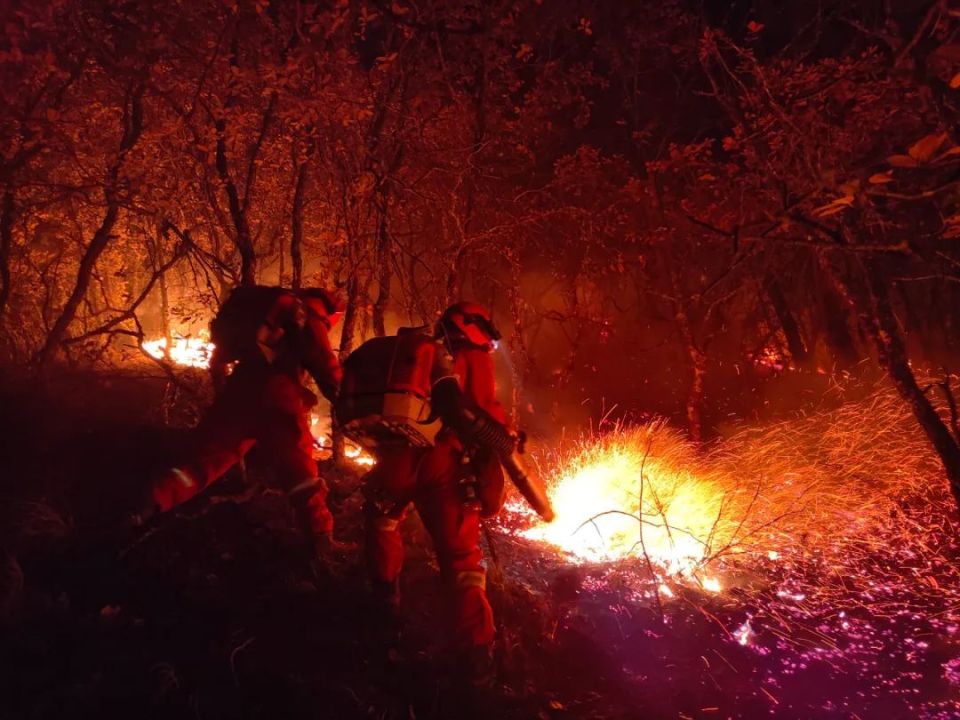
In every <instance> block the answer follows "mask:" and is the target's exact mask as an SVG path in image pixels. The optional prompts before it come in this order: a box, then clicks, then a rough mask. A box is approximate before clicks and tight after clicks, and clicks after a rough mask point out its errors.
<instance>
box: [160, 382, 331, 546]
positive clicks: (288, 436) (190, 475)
mask: <svg viewBox="0 0 960 720" xmlns="http://www.w3.org/2000/svg"><path fill="white" fill-rule="evenodd" d="M315 401H316V398H315V397H313V394H312V393H310V392H309V391H307V390H306V389H305V388H303V386H302V385H300V383H299V382H298V381H297V380H296V379H295V378H293V377H291V376H290V375H287V374H283V373H275V372H274V373H271V372H270V371H269V369H264V370H261V371H259V372H241V373H236V374H235V375H232V376H230V378H228V380H227V383H226V386H225V388H224V390H223V392H222V394H221V395H220V396H219V397H218V398H217V399H216V400H215V401H214V403H213V405H212V406H211V407H210V409H209V410H208V411H207V413H206V414H205V415H204V417H203V419H202V420H201V421H200V424H199V425H198V426H197V428H196V429H195V430H194V432H193V433H192V435H191V439H190V441H189V449H188V451H187V452H186V453H185V457H184V461H183V462H182V464H180V465H179V466H178V467H176V468H174V469H173V470H171V471H170V472H169V473H167V474H166V475H164V476H163V477H162V478H161V479H160V480H159V481H158V482H157V483H156V484H155V485H154V488H153V497H154V502H155V504H156V506H157V507H158V509H159V510H161V511H165V510H169V509H170V508H172V507H174V506H176V505H179V504H180V503H183V502H185V501H187V500H189V499H190V498H191V497H193V496H194V495H196V494H197V493H198V492H200V491H201V490H203V489H204V488H205V487H207V486H208V485H209V484H210V483H212V482H214V481H216V480H217V479H219V478H220V477H221V476H222V475H223V474H224V473H226V472H227V471H228V470H229V469H230V468H231V467H233V466H234V465H235V464H236V463H237V462H239V461H240V459H241V458H243V456H244V455H245V454H246V453H247V452H248V451H249V450H250V448H252V447H253V446H254V445H257V446H258V447H259V448H260V449H261V450H262V452H263V453H264V456H265V457H266V458H267V459H268V462H269V463H270V465H271V466H272V467H273V469H274V471H275V475H276V482H277V484H278V485H279V486H280V488H281V489H283V490H285V491H286V492H287V493H288V494H289V498H290V502H291V503H292V505H293V507H294V509H295V510H296V511H297V513H298V516H299V519H300V520H301V522H302V523H303V524H304V525H305V529H307V530H308V531H310V532H312V533H313V534H316V535H319V534H323V533H330V532H332V530H333V516H332V515H331V514H330V511H329V510H328V508H327V503H326V497H327V488H326V484H325V483H324V482H323V480H322V479H320V478H319V476H318V473H317V463H316V461H315V460H314V459H313V435H312V434H311V433H310V422H309V410H310V407H311V405H312V404H313V403H314V402H315Z"/></svg>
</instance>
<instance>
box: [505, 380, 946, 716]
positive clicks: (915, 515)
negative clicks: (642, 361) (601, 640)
mask: <svg viewBox="0 0 960 720" xmlns="http://www.w3.org/2000/svg"><path fill="white" fill-rule="evenodd" d="M541 461H542V462H541V464H542V469H543V471H544V475H545V477H547V478H548V481H549V485H550V487H551V490H552V498H553V500H554V502H555V505H556V509H557V514H558V517H557V520H556V522H555V524H554V525H552V526H546V525H542V524H532V523H535V520H534V519H533V518H532V517H531V516H529V515H527V514H524V513H523V512H522V511H520V510H517V509H516V508H515V506H513V505H511V508H513V509H514V511H515V512H514V513H513V514H512V517H509V518H508V519H507V520H506V523H507V525H508V526H510V527H511V528H512V530H511V531H512V532H515V533H516V534H518V535H521V536H524V537H526V538H529V539H532V540H535V541H536V542H537V544H538V545H539V547H540V548H545V547H553V548H554V549H555V550H556V551H557V553H556V559H557V563H558V565H560V566H562V565H565V564H568V563H572V564H575V565H581V566H585V567H583V568H582V569H581V570H580V571H578V572H579V573H580V575H581V576H582V577H583V578H584V579H583V588H584V589H585V590H589V591H590V593H591V594H594V595H598V594H599V595H600V596H603V597H608V598H610V602H611V605H610V611H611V613H613V614H614V615H615V616H616V617H617V618H618V622H619V618H620V617H621V616H622V608H623V607H625V606H626V605H633V606H636V605H646V606H650V605H651V604H652V605H656V606H657V608H658V609H659V615H660V619H661V623H662V627H664V628H673V629H672V630H669V629H666V630H664V633H666V634H668V636H669V633H671V632H673V633H676V632H679V631H680V628H683V627H688V626H689V622H690V620H689V618H690V617H691V610H692V611H693V613H692V615H693V616H694V617H697V616H699V617H702V618H705V619H706V620H707V621H708V622H709V623H710V624H711V626H713V627H715V628H717V630H718V633H719V635H718V637H717V640H718V641H719V642H720V643H721V645H715V646H713V650H711V652H712V653H715V654H716V657H717V658H720V659H722V661H723V662H724V664H725V665H727V666H729V667H730V668H732V669H733V670H734V672H735V673H743V672H744V670H745V668H752V670H751V671H750V672H749V677H750V680H749V683H750V686H751V687H750V690H749V691H746V692H748V693H752V694H753V696H754V697H755V698H757V699H758V701H759V702H760V704H761V705H763V704H768V707H769V708H770V712H771V713H772V714H774V715H776V716H782V717H801V716H802V717H813V716H816V717H820V716H821V714H822V716H823V717H848V716H849V717H904V718H905V717H911V718H914V717H915V718H930V719H936V720H941V719H944V720H945V719H946V718H956V717H960V700H958V699H957V698H958V695H957V693H958V692H960V689H958V688H960V674H958V672H957V668H958V667H960V563H958V560H960V541H958V532H957V531H958V528H957V525H956V508H955V506H954V503H953V500H952V498H951V496H950V494H949V492H948V489H947V483H946V479H945V478H944V477H943V470H942V468H941V467H940V464H939V461H938V458H937V456H936V455H935V453H934V452H933V450H932V449H931V447H930V446H929V444H928V442H927V440H926V438H925V437H924V436H923V434H922V433H921V431H920V429H919V428H918V426H917V424H916V422H915V420H914V419H913V417H912V415H911V414H910V411H909V409H908V408H907V407H905V405H904V404H903V402H902V401H901V400H900V398H899V397H897V395H896V393H895V392H894V391H893V389H892V388H890V387H889V386H888V385H887V384H885V383H879V384H876V385H872V386H869V385H864V384H863V383H848V384H847V385H845V386H843V387H837V388H834V390H833V391H832V393H831V396H829V397H828V398H826V399H825V406H824V407H823V408H822V409H820V410H817V411H813V412H810V413H808V414H806V415H804V416H802V417H797V418H794V419H791V420H789V421H784V422H779V423H775V424H769V425H766V426H763V427H757V428H743V429H740V430H737V431H736V432H734V433H733V434H731V435H730V436H729V437H727V438H726V439H724V440H722V441H718V442H716V443H714V444H712V445H710V446H707V447H705V448H696V447H693V446H692V445H691V444H689V443H688V442H687V441H686V440H685V439H684V438H683V436H682V435H681V434H679V433H677V432H676V431H673V430H671V429H670V428H669V427H667V426H666V425H665V424H664V423H663V422H662V421H654V422H650V423H645V424H637V425H626V424H620V425H615V426H613V427H611V428H610V429H609V430H608V431H606V432H603V433H599V434H596V435H591V436H588V437H584V438H581V439H580V440H578V441H576V442H574V443H571V444H568V445H566V446H562V447H561V448H560V449H559V450H558V451H557V452H555V453H554V454H552V455H550V456H547V457H544V458H542V459H541ZM641 521H642V522H641ZM641 531H642V536H641ZM704 591H707V592H704ZM618 627H619V625H618ZM623 633H624V636H625V637H629V636H630V634H629V630H623ZM701 642H703V643H704V644H705V645H710V644H711V643H712V642H714V641H713V640H709V639H707V638H706V637H704V638H703V639H702V641H701ZM723 647H727V648H731V649H726V650H724V649H723ZM732 648H737V649H732ZM611 652H616V653H618V657H620V656H622V657H621V658H620V662H622V663H624V664H625V665H626V664H628V661H627V660H625V659H624V658H627V657H632V652H633V651H632V649H631V648H630V647H629V645H628V644H624V645H623V646H622V647H619V646H618V648H617V649H616V650H611ZM668 661H670V662H674V659H673V658H672V656H670V655H669V653H668ZM705 662H706V660H705ZM738 668H739V669H738ZM738 677H743V676H742V674H741V675H738ZM851 678H856V679H857V680H856V681H852V680H851ZM811 683H814V684H815V685H816V688H817V689H816V691H815V692H814V693H811V687H812V686H811ZM811 702H813V703H816V705H815V706H811V705H809V703H811ZM811 708H814V709H815V710H816V713H814V712H813V710H812V709H811ZM855 708H856V712H853V710H854V709H855ZM781 713H782V714H781ZM817 713H820V714H817ZM857 713H861V714H857Z"/></svg>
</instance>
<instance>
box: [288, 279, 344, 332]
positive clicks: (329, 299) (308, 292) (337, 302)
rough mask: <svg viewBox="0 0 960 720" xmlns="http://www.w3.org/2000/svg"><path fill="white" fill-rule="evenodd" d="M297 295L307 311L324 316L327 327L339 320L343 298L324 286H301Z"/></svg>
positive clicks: (341, 314) (341, 313)
mask: <svg viewBox="0 0 960 720" xmlns="http://www.w3.org/2000/svg"><path fill="white" fill-rule="evenodd" d="M297 295H298V296H299V297H300V299H301V300H302V301H303V304H304V305H305V306H306V308H307V311H308V312H313V313H315V314H316V315H319V316H320V317H322V318H324V319H325V321H326V322H327V325H328V326H329V327H333V326H334V325H336V324H337V323H338V322H340V318H341V317H342V316H343V310H344V307H343V300H341V299H340V296H339V295H337V294H336V293H334V292H331V291H330V290H325V289H324V288H303V289H302V290H301V291H300V292H299V293H297Z"/></svg>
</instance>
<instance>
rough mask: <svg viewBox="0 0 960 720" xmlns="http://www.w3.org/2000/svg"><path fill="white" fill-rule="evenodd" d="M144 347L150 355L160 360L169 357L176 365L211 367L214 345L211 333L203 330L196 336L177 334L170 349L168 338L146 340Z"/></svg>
mask: <svg viewBox="0 0 960 720" xmlns="http://www.w3.org/2000/svg"><path fill="white" fill-rule="evenodd" d="M143 349H144V351H145V352H146V353H147V354H148V355H150V356H151V357H155V358H157V359H158V360H163V359H166V358H169V359H170V361H171V362H173V364H174V365H183V366H184V367H194V368H208V367H210V357H211V356H212V355H213V349H214V345H213V343H211V342H210V334H209V333H208V332H206V331H201V332H200V333H199V335H197V336H196V337H189V336H184V335H180V334H179V333H177V334H175V335H174V336H173V343H172V344H171V346H170V348H169V350H168V349H167V339H166V338H155V339H153V340H145V341H144V343H143Z"/></svg>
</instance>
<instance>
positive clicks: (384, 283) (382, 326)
mask: <svg viewBox="0 0 960 720" xmlns="http://www.w3.org/2000/svg"><path fill="white" fill-rule="evenodd" d="M377 215H378V223H377V254H376V263H377V286H378V287H377V299H376V301H375V302H374V304H373V332H374V334H375V335H377V336H378V337H383V336H384V335H386V334H387V328H386V317H385V316H386V313H387V305H388V304H389V302H390V233H389V230H388V227H387V197H386V191H383V190H382V191H381V192H380V193H378V198H377Z"/></svg>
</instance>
